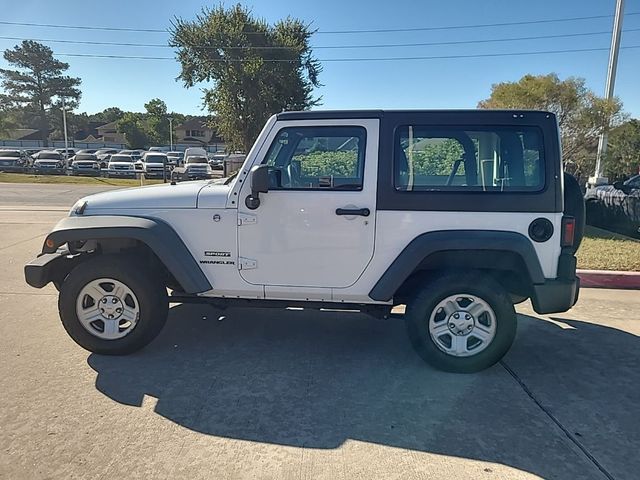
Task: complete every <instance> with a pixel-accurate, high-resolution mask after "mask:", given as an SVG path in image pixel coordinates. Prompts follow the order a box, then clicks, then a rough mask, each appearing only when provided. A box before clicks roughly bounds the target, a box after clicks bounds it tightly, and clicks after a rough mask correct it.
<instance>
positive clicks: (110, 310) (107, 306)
mask: <svg viewBox="0 0 640 480" xmlns="http://www.w3.org/2000/svg"><path fill="white" fill-rule="evenodd" d="M98 305H99V308H100V313H102V316H103V317H104V318H106V319H108V320H113V319H117V318H120V316H121V315H122V312H123V310H124V308H123V304H122V300H120V299H119V298H118V297H115V296H113V295H105V296H104V297H102V298H101V299H100V302H99V303H98Z"/></svg>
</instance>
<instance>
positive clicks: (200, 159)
mask: <svg viewBox="0 0 640 480" xmlns="http://www.w3.org/2000/svg"><path fill="white" fill-rule="evenodd" d="M187 163H207V157H189V158H187Z"/></svg>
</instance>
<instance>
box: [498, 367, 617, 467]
mask: <svg viewBox="0 0 640 480" xmlns="http://www.w3.org/2000/svg"><path fill="white" fill-rule="evenodd" d="M499 363H500V365H502V367H503V368H504V369H505V370H506V371H507V372H508V373H509V375H511V376H512V377H513V379H514V380H515V381H516V382H518V384H519V385H520V387H521V388H522V390H523V391H524V393H526V394H527V396H528V397H529V398H530V399H531V400H533V402H534V403H535V404H536V405H537V406H538V408H539V409H540V410H542V411H543V412H544V413H545V414H546V415H547V417H549V418H550V419H551V421H552V422H553V423H555V424H556V426H557V427H558V428H559V429H560V430H562V431H563V432H564V434H565V435H566V436H567V438H568V439H569V440H570V441H571V442H572V443H573V444H574V445H575V446H576V447H578V448H579V449H580V450H581V451H582V453H584V455H585V456H586V457H587V458H588V459H589V460H590V461H591V463H593V464H594V465H595V466H596V467H597V469H598V470H600V471H601V472H602V473H603V475H604V476H605V477H607V478H608V479H609V480H616V479H615V477H614V476H613V475H611V474H610V473H609V472H608V471H607V469H606V468H604V467H603V466H602V465H601V464H600V462H598V460H596V458H595V457H594V456H593V455H592V454H591V453H590V452H589V450H587V447H585V446H584V445H582V443H580V441H579V440H578V439H577V438H576V437H575V435H573V434H572V433H571V432H570V431H569V430H568V429H567V427H565V426H564V425H563V424H562V423H561V422H560V420H558V419H557V418H556V416H555V415H554V414H553V413H551V412H550V411H549V409H547V408H546V407H545V406H544V405H542V403H541V402H540V400H538V399H537V398H536V396H535V395H534V394H533V392H532V391H531V390H530V389H529V387H527V385H526V383H524V381H523V380H522V379H521V378H520V377H518V375H517V374H516V372H514V371H513V370H512V369H511V367H509V365H507V364H506V362H505V361H504V360H500V362H499Z"/></svg>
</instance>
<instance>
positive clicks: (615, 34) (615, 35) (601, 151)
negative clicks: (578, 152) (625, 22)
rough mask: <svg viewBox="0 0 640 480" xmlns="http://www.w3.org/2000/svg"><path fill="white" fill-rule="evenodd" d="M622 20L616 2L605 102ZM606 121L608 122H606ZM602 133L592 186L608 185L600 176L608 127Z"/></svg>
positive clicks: (615, 66) (621, 3)
mask: <svg viewBox="0 0 640 480" xmlns="http://www.w3.org/2000/svg"><path fill="white" fill-rule="evenodd" d="M623 18H624V0H617V1H616V14H615V16H614V19H613V34H612V36H611V50H610V51H609V66H608V68H607V85H606V87H605V92H604V96H605V98H606V99H607V100H611V99H612V98H613V91H614V87H615V84H616V71H617V70H618V53H619V51H620V37H621V36H622V19H623ZM607 121H608V120H607ZM605 127H606V128H605V129H604V131H603V132H602V133H601V134H600V138H599V139H598V153H597V156H596V170H595V172H594V174H593V175H594V176H593V177H591V178H589V184H590V185H592V186H596V185H602V184H606V183H609V179H608V178H606V177H603V176H602V171H603V168H602V161H603V159H604V157H605V156H606V154H607V129H608V127H609V125H608V124H607V125H605Z"/></svg>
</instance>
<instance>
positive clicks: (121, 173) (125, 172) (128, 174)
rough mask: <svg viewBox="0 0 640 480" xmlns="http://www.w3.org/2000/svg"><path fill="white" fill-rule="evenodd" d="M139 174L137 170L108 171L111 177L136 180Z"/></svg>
mask: <svg viewBox="0 0 640 480" xmlns="http://www.w3.org/2000/svg"><path fill="white" fill-rule="evenodd" d="M137 173H138V172H137V171H136V170H112V169H109V170H107V175H108V176H110V177H129V178H135V176H136V174H137Z"/></svg>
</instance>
